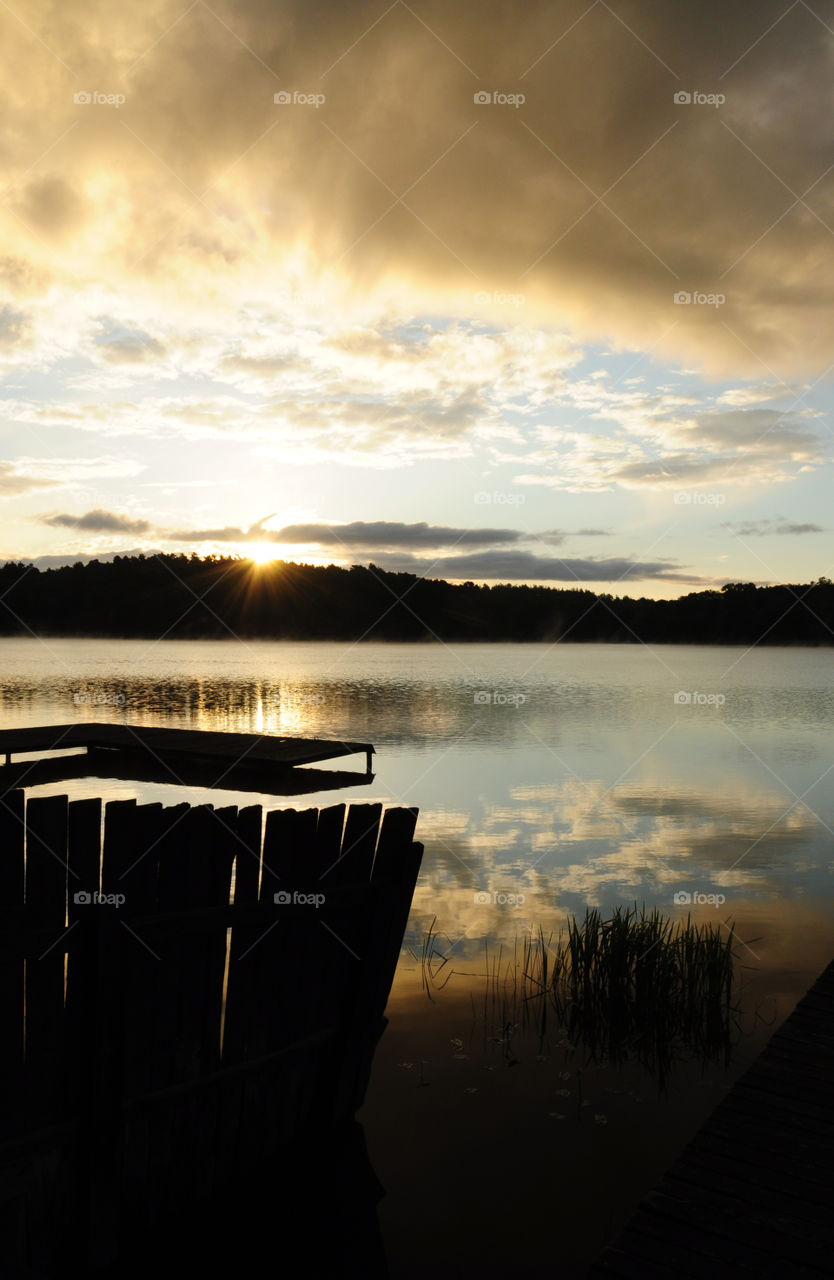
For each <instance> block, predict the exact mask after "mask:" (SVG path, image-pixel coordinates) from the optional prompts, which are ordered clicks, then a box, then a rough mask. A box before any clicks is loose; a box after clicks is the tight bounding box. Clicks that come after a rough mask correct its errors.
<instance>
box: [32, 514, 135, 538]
mask: <svg viewBox="0 0 834 1280" xmlns="http://www.w3.org/2000/svg"><path fill="white" fill-rule="evenodd" d="M39 519H40V521H41V523H42V524H47V525H49V526H50V527H51V528H53V529H80V530H82V531H83V532H84V533H135V534H142V533H149V532H150V530H151V528H152V525H151V524H150V522H149V521H147V520H138V519H133V518H132V517H130V516H124V515H119V514H118V513H117V512H115V511H102V510H101V509H100V508H96V510H94V511H88V512H86V513H85V514H84V515H83V516H73V515H69V514H67V513H65V512H56V513H55V514H54V515H47V516H40V517H39Z"/></svg>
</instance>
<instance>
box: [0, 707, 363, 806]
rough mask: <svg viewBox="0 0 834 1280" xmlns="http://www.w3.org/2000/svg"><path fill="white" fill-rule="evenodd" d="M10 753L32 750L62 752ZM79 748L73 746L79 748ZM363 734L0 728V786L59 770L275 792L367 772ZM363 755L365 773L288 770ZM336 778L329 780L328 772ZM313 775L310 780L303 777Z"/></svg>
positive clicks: (31, 781)
mask: <svg viewBox="0 0 834 1280" xmlns="http://www.w3.org/2000/svg"><path fill="white" fill-rule="evenodd" d="M73 749H74V750H75V751H76V752H77V753H78V754H76V755H74V756H71V755H53V756H51V757H47V758H45V759H41V760H38V761H34V762H33V761H15V760H14V759H13V757H14V756H16V755H17V756H19V755H23V754H28V753H33V752H68V751H70V750H73ZM79 749H81V750H79ZM373 754H374V748H373V747H372V746H371V744H370V743H368V742H341V741H337V740H330V739H325V738H283V737H277V736H275V735H273V734H267V733H219V732H214V731H210V730H202V729H168V728H159V727H156V726H148V725H131V724H97V723H80V722H77V721H76V722H74V723H72V724H53V725H38V726H35V727H32V728H27V729H0V759H3V760H4V761H5V763H4V764H2V765H0V792H2V791H5V790H11V789H13V788H15V787H18V786H22V785H24V782H25V784H26V785H28V786H35V785H38V784H39V783H41V782H51V781H55V780H61V779H64V778H72V777H84V776H86V775H93V776H96V777H116V778H125V779H129V778H134V779H138V778H142V779H146V780H148V781H154V782H168V783H172V784H181V785H185V786H205V787H212V786H220V785H222V786H224V787H225V788H227V789H235V788H239V789H240V790H257V791H262V792H265V793H272V794H276V795H287V794H297V793H299V792H302V791H307V792H310V791H319V790H322V791H323V790H328V789H331V788H332V787H333V786H334V785H338V786H356V785H359V784H361V783H362V782H364V781H367V780H369V779H371V778H372V777H373V774H372V772H371V761H372V757H373ZM352 755H364V756H365V773H364V774H359V773H357V772H356V771H352V772H346V771H340V772H339V773H338V774H335V775H333V774H332V773H331V772H330V771H324V770H318V771H316V775H315V778H310V777H309V773H310V772H311V771H310V770H299V771H298V772H296V773H294V772H293V770H295V769H296V768H297V766H299V765H306V766H310V765H315V764H320V763H322V762H323V761H328V760H337V759H341V758H343V757H345V756H352ZM334 777H335V778H336V780H337V781H336V782H334V781H333V780H332V779H333V778H334ZM311 783H315V785H311Z"/></svg>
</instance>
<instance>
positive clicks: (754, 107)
mask: <svg viewBox="0 0 834 1280" xmlns="http://www.w3.org/2000/svg"><path fill="white" fill-rule="evenodd" d="M19 16H20V18H21V21H22V22H24V23H27V24H28V25H29V26H30V27H31V29H32V30H34V31H35V32H36V33H37V32H41V33H42V34H46V35H48V38H49V50H48V51H47V50H45V48H44V47H43V45H41V44H38V42H37V40H33V39H32V38H31V35H30V34H29V33H28V32H27V30H26V29H25V27H12V28H10V30H9V33H8V40H7V41H6V50H5V54H4V55H0V57H3V56H5V60H6V66H5V67H4V68H3V73H4V74H3V81H4V84H7V85H14V84H16V85H17V86H18V87H17V89H16V90H15V102H14V103H13V105H14V106H15V107H18V108H21V110H20V111H19V112H18V116H19V118H20V119H25V120H26V122H27V128H26V129H25V130H23V129H21V130H20V131H19V134H16V135H15V136H14V137H12V136H11V135H10V137H9V140H8V147H7V151H8V155H7V156H6V160H7V167H8V171H9V177H10V180H11V179H12V178H13V179H14V183H15V185H14V188H13V190H12V193H11V196H10V197H9V199H10V203H11V207H12V210H13V213H14V214H15V215H16V216H17V217H18V219H19V220H20V221H21V222H22V224H23V225H24V226H25V227H26V228H27V229H31V231H32V232H33V233H34V235H35V236H40V237H43V238H45V240H46V241H48V242H49V243H50V244H52V243H55V244H57V245H58V246H59V247H60V245H61V244H62V243H63V242H64V240H65V239H66V238H67V237H68V236H70V235H72V234H73V233H74V231H76V230H77V229H78V228H82V229H83V231H84V234H85V236H86V237H87V239H86V240H85V241H84V244H83V246H82V251H83V252H88V251H92V249H94V250H95V252H96V253H100V252H102V251H104V252H107V253H110V254H111V257H112V263H113V267H114V270H115V271H123V272H125V273H126V274H127V275H132V274H137V273H138V274H142V275H150V276H152V277H154V278H156V279H158V280H160V281H167V280H168V279H169V278H170V276H171V275H172V274H173V273H176V272H179V273H180V274H181V275H183V276H184V277H185V276H187V277H188V279H189V281H190V282H191V284H192V285H193V287H195V288H199V287H200V286H199V283H198V281H199V280H201V279H204V281H205V288H206V290H210V289H211V287H212V284H213V281H214V279H216V277H217V273H218V271H222V272H225V271H230V270H233V269H234V268H236V267H237V266H239V265H241V264H245V263H256V264H257V265H258V267H259V269H261V270H262V271H264V270H265V271H269V270H270V267H271V266H274V267H275V269H276V272H277V271H278V270H279V269H280V268H279V266H278V264H279V263H280V255H281V253H282V252H283V251H285V250H287V249H288V248H290V247H294V246H296V245H303V246H304V248H305V250H307V251H309V252H310V253H311V254H312V257H313V260H314V261H315V262H316V263H317V264H319V265H324V266H326V267H327V266H330V267H333V268H335V269H337V270H338V271H339V272H340V273H344V274H345V275H346V276H347V277H348V278H349V279H352V281H353V282H354V283H355V284H356V285H357V286H358V287H359V288H360V289H362V290H366V289H367V288H368V287H370V286H372V285H373V284H374V283H375V282H377V281H381V280H382V279H383V277H384V278H385V279H386V280H389V281H394V282H395V283H397V284H400V285H402V286H403V287H409V286H414V287H415V288H419V289H420V290H427V291H433V292H434V295H435V297H438V298H440V297H442V298H444V299H447V300H449V302H450V303H451V305H452V306H453V307H454V308H455V309H458V308H459V307H460V306H461V305H462V304H463V303H464V302H465V301H466V300H467V299H468V300H469V303H472V300H473V298H474V296H475V295H476V294H477V295H481V294H482V293H483V292H484V291H486V293H488V294H489V295H490V296H495V293H496V291H499V292H500V293H501V296H504V295H506V296H511V297H513V298H518V297H519V296H524V297H526V305H527V308H528V315H529V316H530V318H531V319H533V317H534V316H536V315H538V316H547V318H548V320H549V321H550V322H556V323H563V322H565V321H571V322H573V323H574V324H575V325H576V326H577V331H578V332H579V333H580V334H584V335H585V336H595V337H604V336H605V335H610V336H611V337H612V338H613V339H614V340H615V341H618V342H621V343H624V344H628V343H632V344H644V343H645V342H646V341H647V340H651V341H652V342H654V341H657V342H658V343H659V344H660V347H659V349H661V350H663V349H665V350H666V351H667V352H671V351H675V352H679V353H687V354H695V355H697V356H703V357H704V358H705V359H707V360H708V361H710V362H712V363H713V364H715V365H721V366H723V367H725V368H728V367H737V368H744V369H749V368H751V367H755V368H756V369H757V370H758V369H760V368H761V363H760V362H764V363H768V364H771V363H772V362H773V361H777V362H779V363H780V364H783V365H796V366H797V367H799V366H808V367H813V366H816V365H820V362H821V361H824V362H825V363H826V364H827V362H828V359H829V358H830V353H829V343H828V337H827V333H826V331H825V326H824V325H821V324H820V323H819V317H820V314H821V313H822V309H823V308H825V307H826V306H827V305H828V300H829V298H830V293H831V287H832V280H833V278H834V258H833V257H832V255H831V253H830V230H829V227H830V213H829V210H830V203H831V195H832V184H834V178H832V177H831V175H829V174H828V172H827V171H828V169H829V166H830V163H831V131H830V121H831V119H832V115H833V114H834V112H832V106H834V80H832V77H831V75H830V29H829V27H827V26H826V25H825V23H826V22H827V21H828V18H827V17H826V13H822V14H821V15H820V16H819V17H818V16H817V15H816V14H815V12H814V11H813V8H812V6H810V5H807V4H795V5H786V4H785V3H784V0H761V2H760V3H757V4H756V5H727V4H726V3H725V2H724V0H720V2H719V0H706V2H705V3H702V4H698V5H694V4H691V3H689V2H688V0H671V2H669V3H664V4H658V5H651V6H650V5H646V4H645V3H643V2H641V0H617V2H616V3H613V2H612V3H611V4H603V3H600V2H599V0H597V3H592V4H591V5H587V4H586V3H585V0H573V2H569V3H563V2H560V3H556V2H555V0H553V2H552V3H539V4H535V5H529V6H518V5H515V4H511V3H510V2H509V0H486V2H485V3H483V4H478V5H460V6H450V5H448V4H445V3H441V2H440V0H428V2H427V3H425V4H422V5H421V6H420V9H419V14H418V13H417V11H416V10H414V11H412V10H411V8H410V7H408V6H406V5H405V4H404V3H396V2H395V3H394V4H393V5H392V6H391V7H390V8H389V9H385V8H384V7H381V6H380V5H379V4H377V3H373V4H372V3H370V2H368V3H356V4H352V5H344V4H340V3H336V0H330V3H319V4H316V5H310V4H305V3H302V2H301V0H294V2H292V3H288V4H285V5H282V6H281V7H280V8H279V9H276V8H275V6H274V5H272V4H268V3H267V2H266V0H243V2H242V3H235V4H232V3H231V2H230V0H227V2H226V3H223V2H222V0H221V3H219V4H218V5H216V6H212V7H211V8H209V7H208V6H206V5H194V6H192V7H191V8H190V9H187V10H186V11H183V9H182V7H181V6H180V5H178V4H175V3H174V0H162V3H160V4H159V5H157V6H150V7H148V8H147V9H130V10H123V9H120V8H119V7H118V6H112V5H105V4H104V3H101V2H99V0H81V2H80V3H79V4H78V5H74V6H73V7H72V8H71V10H70V9H66V10H63V11H59V10H58V9H54V10H53V11H52V12H50V14H49V23H48V24H47V23H46V21H45V18H44V11H43V9H42V7H41V8H39V7H38V6H37V5H35V4H34V2H33V0H32V2H30V3H24V4H23V5H22V10H21V12H20V15H19ZM54 55H57V57H56V56H54ZM58 58H60V59H61V60H62V61H63V62H64V63H65V64H66V65H67V66H69V67H70V68H71V69H72V70H73V71H74V72H75V73H76V76H77V83H78V84H82V85H83V84H87V85H88V87H89V88H90V89H93V88H94V87H96V86H99V87H101V88H103V89H104V90H105V91H106V90H107V89H110V90H112V89H113V88H118V89H120V91H122V92H123V93H124V95H125V99H126V100H125V102H124V104H123V105H121V106H120V107H118V108H116V107H113V106H109V107H108V106H106V105H96V104H95V103H91V104H89V105H86V106H81V107H79V106H77V105H76V104H74V103H73V102H72V101H71V99H72V89H73V88H74V87H75V83H76V82H74V81H73V82H72V83H70V78H69V77H68V76H67V74H66V71H65V70H64V68H62V67H61V65H60V63H59V62H58ZM27 85H32V86H36V92H37V109H32V110H30V111H27V113H26V114H25V115H24V114H23V110H22V109H23V107H24V105H25V99H26V86H27ZM276 92H280V93H282V94H284V95H288V99H289V100H288V101H281V102H279V103H275V102H274V101H273V97H274V94H275V93H276ZM496 93H497V94H503V95H505V100H503V101H502V100H499V101H496V100H495V95H496ZM476 94H481V95H488V96H489V98H490V101H489V102H483V103H479V102H477V101H476V100H475V95H476ZM521 94H523V96H524V99H525V101H524V102H523V103H521V102H520V101H519V98H518V95H521ZM676 94H677V95H679V96H680V95H683V98H684V101H679V102H676V101H675V95H676ZM299 95H301V96H299ZM310 95H319V98H320V97H321V95H323V99H324V100H323V101H320V100H319V98H317V99H316V102H315V103H313V102H312V101H311V100H310ZM506 95H515V99H514V100H512V101H507V100H506ZM699 95H701V96H700V99H699ZM710 95H712V101H709V98H710ZM719 96H720V97H721V98H723V101H717V102H716V98H717V97H719ZM686 99H688V100H686ZM514 103H518V105H514ZM70 124H75V125H77V126H78V127H77V128H76V129H74V130H73V132H72V134H71V136H69V137H68V139H67V140H66V142H65V144H63V145H62V146H61V147H60V148H52V144H53V143H54V142H55V139H56V138H57V137H59V136H61V131H62V129H64V128H65V127H68V126H69V125H70ZM51 148H52V149H51ZM41 157H45V158H43V159H41ZM36 162H37V164H36ZM96 180H98V181H99V183H100V185H101V186H102V187H103V189H104V190H105V191H106V194H107V198H106V199H104V198H101V197H100V196H97V194H96ZM91 247H92V249H91ZM73 261H75V259H74V258H73ZM678 291H684V292H685V293H688V294H689V295H691V301H690V302H688V303H686V304H685V305H680V304H676V303H675V302H674V294H675V293H676V292H678ZM699 297H704V298H709V297H711V298H712V299H713V301H712V302H699V301H698V298H699ZM716 297H720V299H721V301H715V299H716ZM514 305H515V304H514ZM536 308H538V310H536ZM506 315H507V317H508V318H512V317H511V316H510V309H508V310H507V311H506ZM515 318H517V317H515Z"/></svg>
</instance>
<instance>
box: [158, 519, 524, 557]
mask: <svg viewBox="0 0 834 1280" xmlns="http://www.w3.org/2000/svg"><path fill="white" fill-rule="evenodd" d="M270 519H272V517H271V516H264V517H263V519H262V520H259V521H257V522H256V523H255V524H253V525H250V526H249V528H248V529H242V528H239V527H238V526H235V525H226V526H224V527H222V528H215V529H171V530H168V531H167V532H166V533H165V534H164V537H165V538H166V539H167V540H168V541H171V542H230V543H237V542H275V543H281V544H283V545H286V546H293V545H305V546H310V545H315V546H320V547H337V548H338V547H344V548H349V547H350V548H354V547H363V548H365V549H367V550H371V549H373V548H375V547H383V548H387V547H448V546H458V545H461V546H485V545H495V544H496V543H499V544H501V543H514V542H519V541H521V540H523V539H524V538H526V537H527V536H528V535H526V534H524V533H521V532H519V531H518V530H517V529H461V528H454V527H450V526H448V525H432V524H427V523H426V522H425V521H419V522H416V523H414V524H403V523H399V522H397V521H393V520H374V521H365V520H354V521H352V522H351V523H349V524H321V523H309V524H288V525H284V527H283V528H281V529H266V528H264V525H265V524H266V522H267V521H268V520H270ZM159 533H160V535H161V536H162V531H161V530H160V531H159Z"/></svg>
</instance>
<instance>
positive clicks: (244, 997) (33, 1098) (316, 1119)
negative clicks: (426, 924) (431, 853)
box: [0, 791, 422, 1276]
mask: <svg viewBox="0 0 834 1280" xmlns="http://www.w3.org/2000/svg"><path fill="white" fill-rule="evenodd" d="M416 817H417V811H416V810H414V809H388V810H386V812H385V813H384V815H383V812H382V807H381V806H380V805H374V804H361V805H352V806H350V807H349V808H348V809H347V810H346V809H345V806H344V805H334V806H332V807H330V808H325V809H321V810H316V809H307V810H304V811H296V810H291V809H283V810H281V809H279V810H274V811H271V812H268V813H267V814H266V816H265V820H264V814H263V812H262V810H261V808H260V806H252V807H248V808H243V809H237V808H222V809H214V808H213V807H212V806H210V805H201V806H199V807H191V806H189V805H186V804H182V805H179V806H176V807H173V808H163V807H162V806H161V805H159V804H149V805H137V804H136V802H135V801H132V800H129V801H111V802H110V803H109V804H107V805H106V806H105V807H104V809H103V812H102V802H101V800H99V799H91V800H77V801H73V802H71V803H70V802H68V800H67V797H65V796H58V797H48V798H38V799H31V800H29V801H28V803H27V802H26V800H25V797H24V794H23V792H22V791H16V792H10V793H7V794H6V795H5V796H4V797H2V799H0V923H1V924H2V931H1V932H0V1250H2V1252H3V1254H4V1255H5V1257H6V1262H7V1267H6V1269H5V1270H4V1274H12V1275H20V1276H28V1275H31V1276H50V1275H53V1274H54V1275H57V1274H67V1273H68V1271H72V1270H74V1271H76V1272H84V1271H93V1270H95V1269H96V1268H97V1267H100V1266H103V1265H105V1264H107V1263H108V1262H111V1261H112V1260H113V1259H114V1258H115V1257H117V1256H118V1255H119V1254H120V1253H123V1252H124V1251H125V1250H129V1249H130V1247H131V1242H132V1241H136V1240H138V1239H141V1238H142V1236H143V1234H144V1233H145V1232H147V1231H150V1230H151V1229H153V1228H155V1227H157V1226H158V1225H159V1224H160V1223H164V1222H165V1221H166V1219H168V1218H169V1217H171V1216H172V1215H173V1214H176V1213H177V1212H178V1211H180V1210H181V1209H182V1208H183V1207H184V1206H186V1205H187V1204H188V1203H193V1202H196V1201H198V1200H201V1199H203V1198H205V1197H207V1196H208V1195H210V1194H212V1193H213V1192H215V1191H216V1190H217V1189H218V1188H221V1187H222V1186H223V1185H224V1184H228V1183H230V1182H232V1181H233V1180H235V1179H236V1178H239V1177H244V1176H246V1175H247V1174H248V1173H250V1172H251V1171H252V1170H255V1169H257V1168H259V1167H262V1166H263V1165H264V1164H265V1163H266V1162H268V1161H269V1160H270V1159H271V1158H272V1157H273V1156H274V1155H275V1153H277V1152H278V1151H279V1150H280V1149H281V1148H282V1147H284V1146H285V1145H286V1144H287V1143H289V1142H290V1141H294V1140H297V1139H298V1136H299V1134H303V1133H304V1132H307V1131H309V1132H311V1133H312V1132H315V1131H320V1132H326V1131H327V1130H328V1129H329V1128H330V1127H331V1126H332V1125H334V1124H335V1123H337V1122H339V1121H340V1120H343V1119H346V1118H348V1117H349V1116H351V1115H352V1114H353V1113H354V1112H355V1111H356V1109H357V1108H358V1107H359V1106H360V1105H361V1102H362V1099H363V1096H364V1092H365V1088H366V1084H367V1080H368V1075H369V1072H370V1066H371V1060H372V1056H373V1051H374V1048H375V1045H376V1041H377V1040H378V1037H379V1035H380V1034H381V1031H382V1029H383V1028H384V1025H385V1019H384V1009H385V1005H386V1001H387V998H388V994H389V991H390V987H391V983H392V981H393V976H394V970H395V968H396V963H397V958H398V955H399V951H400V947H401V944H402V937H403V932H404V929H405V926H406V923H407V919H408V913H409V909H410V905H411V898H412V894H413V890H414V885H415V882H416V878H417V873H418V870H419V866H420V859H421V856H422V846H421V845H420V844H417V843H414V842H413V835H414V828H415V823H416ZM102 819H103V820H102Z"/></svg>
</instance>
